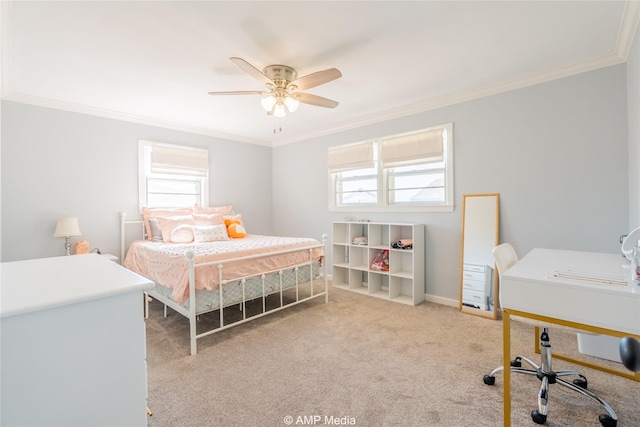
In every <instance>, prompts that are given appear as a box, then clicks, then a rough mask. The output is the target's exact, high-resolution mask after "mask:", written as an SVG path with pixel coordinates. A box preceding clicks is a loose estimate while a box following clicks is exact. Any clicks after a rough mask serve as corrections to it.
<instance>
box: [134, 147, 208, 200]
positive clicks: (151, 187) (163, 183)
mask: <svg viewBox="0 0 640 427" xmlns="http://www.w3.org/2000/svg"><path fill="white" fill-rule="evenodd" d="M138 162H139V169H138V170H139V177H138V179H139V184H138V188H139V200H140V207H144V206H146V207H185V206H193V205H194V204H195V203H197V204H199V205H201V206H207V204H208V201H209V152H208V150H205V149H202V148H195V147H187V146H181V145H171V144H163V143H160V142H153V141H143V140H139V141H138Z"/></svg>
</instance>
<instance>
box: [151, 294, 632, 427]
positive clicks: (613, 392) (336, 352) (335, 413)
mask: <svg viewBox="0 0 640 427" xmlns="http://www.w3.org/2000/svg"><path fill="white" fill-rule="evenodd" d="M233 310H235V309H233ZM169 313H170V314H169V316H168V317H167V318H163V317H162V305H161V304H160V303H158V302H152V303H151V304H150V313H149V319H147V346H148V347H147V363H148V381H149V398H148V405H149V407H150V409H151V410H152V411H153V416H151V417H149V418H148V422H149V426H150V427H161V426H184V427H205V426H225V427H227V426H229V427H233V426H243V427H244V426H287V425H327V424H330V423H331V422H333V423H334V424H333V425H336V424H338V422H341V423H343V424H342V425H356V426H360V427H365V426H366V427H369V426H405V427H407V426H491V427H494V426H498V425H502V404H503V403H502V402H503V400H502V384H503V382H502V375H501V374H499V375H498V376H497V381H496V385H495V386H487V385H485V384H484V383H483V381H482V377H483V375H484V374H485V373H488V372H489V371H490V370H491V369H492V368H493V367H495V366H497V365H500V364H501V350H502V347H501V346H502V322H501V321H495V320H488V319H484V318H480V317H477V316H471V315H468V314H462V313H460V312H459V311H458V310H457V309H455V308H452V307H447V306H443V305H438V304H432V303H422V304H420V305H419V306H416V307H409V306H404V305H400V304H396V303H393V302H388V301H383V300H380V299H377V298H373V297H367V296H364V295H359V294H355V293H352V292H348V291H344V290H340V289H331V293H330V300H329V303H328V304H324V300H321V299H318V300H314V301H311V302H307V303H304V304H302V305H300V306H297V307H292V308H289V309H287V310H284V311H281V312H278V313H274V314H272V315H270V316H267V317H263V318H261V319H257V320H255V321H252V322H250V323H247V324H245V325H240V326H237V327H234V328H231V329H230V330H227V331H222V332H220V333H217V334H213V335H211V336H209V337H206V338H203V339H200V340H199V341H198V355H196V356H190V355H189V340H188V321H187V319H186V318H184V317H182V316H181V315H179V314H177V313H175V312H172V311H171V310H169ZM213 317H214V316H203V317H202V319H201V320H200V321H201V322H203V324H206V323H207V322H212V321H214V320H212V318H213ZM532 334H533V329H530V328H529V327H526V326H524V325H520V324H514V328H513V331H512V353H513V354H515V353H519V354H525V355H527V356H529V357H530V358H532V359H533V360H534V361H535V360H539V356H538V355H536V354H535V353H534V352H533V348H532V347H533V336H532ZM551 337H552V344H553V345H554V349H560V350H562V351H563V352H565V353H571V352H573V353H576V352H577V350H576V347H577V344H576V338H575V335H570V334H567V333H566V332H562V331H560V332H554V331H551ZM554 368H555V369H556V370H559V369H578V370H581V371H582V372H583V373H584V374H585V375H586V376H587V378H588V380H589V389H590V390H592V391H593V392H595V393H596V394H599V395H600V396H601V397H602V398H603V399H604V400H606V401H607V402H608V403H609V404H610V405H611V406H612V407H613V409H614V410H615V411H616V412H617V414H618V417H619V422H618V426H620V427H625V426H626V427H630V426H640V383H637V382H634V381H631V380H628V379H625V378H621V377H617V376H613V375H609V374H605V373H603V372H600V371H595V370H590V369H588V368H582V367H579V366H576V365H571V364H568V363H566V362H563V361H561V360H554ZM539 383H540V381H539V380H538V379H537V378H535V377H532V376H524V375H513V378H512V396H513V397H512V399H513V403H512V425H513V426H535V425H536V424H535V423H533V421H532V420H531V418H530V415H529V413H530V411H531V410H532V409H536V408H537V390H538V387H539ZM604 413H605V411H604V409H603V408H601V407H600V406H599V405H598V404H597V403H596V402H593V401H590V400H589V399H587V398H585V397H583V396H582V395H579V394H577V393H573V392H570V391H568V390H566V389H564V388H561V387H560V386H558V385H555V386H552V389H551V391H550V410H549V416H548V420H547V423H546V425H547V426H549V427H554V426H581V427H582V426H594V427H595V426H600V423H599V421H598V415H599V414H604ZM287 416H290V417H292V418H290V419H287V418H286V417H287ZM332 417H333V418H332ZM286 421H292V423H291V424H287V423H286ZM345 422H346V423H347V424H344V423H345ZM338 425H339V424H338Z"/></svg>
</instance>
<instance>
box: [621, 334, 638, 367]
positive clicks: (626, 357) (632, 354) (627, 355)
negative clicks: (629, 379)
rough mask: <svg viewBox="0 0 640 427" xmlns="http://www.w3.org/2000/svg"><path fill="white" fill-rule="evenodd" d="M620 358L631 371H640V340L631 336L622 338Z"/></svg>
mask: <svg viewBox="0 0 640 427" xmlns="http://www.w3.org/2000/svg"><path fill="white" fill-rule="evenodd" d="M620 360H622V364H623V365H624V366H625V368H627V369H628V370H630V371H633V372H640V341H638V340H637V339H635V338H631V337H624V338H622V339H621V340H620Z"/></svg>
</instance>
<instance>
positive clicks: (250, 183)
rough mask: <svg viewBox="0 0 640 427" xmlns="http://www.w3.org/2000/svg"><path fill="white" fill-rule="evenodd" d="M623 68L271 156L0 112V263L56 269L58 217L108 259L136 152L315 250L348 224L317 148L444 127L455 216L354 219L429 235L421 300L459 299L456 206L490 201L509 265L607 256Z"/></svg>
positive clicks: (18, 110) (623, 131)
mask: <svg viewBox="0 0 640 427" xmlns="http://www.w3.org/2000/svg"><path fill="white" fill-rule="evenodd" d="M637 45H638V43H637V40H636V45H635V47H636V48H637ZM632 58H633V59H632V60H630V63H629V64H628V65H627V64H622V65H619V66H614V67H608V68H605V69H601V70H597V71H593V72H589V73H584V74H580V75H577V76H573V77H569V78H565V79H560V80H556V81H553V82H548V83H544V84H540V85H536V86H531V87H528V88H523V89H519V90H515V91H511V92H508V93H503V94H499V95H494V96H490V97H486V98H482V99H478V100H474V101H470V102H466V103H462V104H458V105H453V106H449V107H446V108H441V109H437V110H434V111H429V112H425V113H421V114H417V115H414V116H410V117H404V118H399V119H396V120H391V121H388V122H384V123H378V124H375V125H371V126H366V127H362V128H359V129H354V130H350V131H345V132H341V133H338V134H334V135H329V136H323V137H320V138H314V139H310V140H307V141H304V142H300V143H296V144H290V145H286V146H281V147H276V148H273V149H270V148H266V147H260V146H254V145H250V144H243V143H236V142H230V141H224V140H220V139H216V138H212V137H208V136H202V135H194V134H188V133H184V132H178V131H173V130H167V129H162V128H157V127H152V126H145V125H140V124H135V123H128V122H123V121H117V120H111V119H104V118H99V117H93V116H89V115H83V114H77V113H70V112H64V111H59V110H53V109H47V108H41V107H35V106H29V105H25V104H20V103H13V102H6V101H5V102H3V103H2V111H1V113H2V147H1V150H2V152H1V162H2V169H1V185H2V205H1V213H2V217H1V220H2V230H1V231H2V261H12V260H19V259H27V258H37V257H44V256H55V255H61V254H62V253H63V241H62V239H58V238H53V237H51V234H52V233H53V230H54V227H55V222H56V220H57V218H58V217H60V216H63V215H72V216H77V217H78V218H79V221H80V228H81V230H82V232H83V236H82V238H83V239H86V240H89V242H90V243H91V247H92V248H95V247H98V248H100V250H102V251H103V252H111V253H117V250H118V212H120V211H125V212H127V214H128V216H129V217H133V216H136V215H137V209H138V206H137V204H138V195H137V182H138V181H137V180H138V175H137V140H138V139H148V140H155V141H160V142H167V143H178V144H180V143H182V144H187V145H193V146H198V147H206V148H209V150H210V161H211V171H212V177H211V190H210V193H211V194H210V199H211V200H210V203H211V204H228V203H230V204H233V205H234V206H235V208H236V210H237V211H238V212H241V213H242V214H243V215H244V217H245V221H246V223H247V227H248V229H249V231H250V232H253V233H261V234H269V233H273V234H281V235H296V236H313V237H317V238H320V237H321V235H322V234H323V233H328V234H330V231H331V223H332V221H335V220H341V219H343V218H344V217H345V216H353V215H354V214H352V213H348V214H347V213H340V212H329V210H328V207H327V206H328V192H327V190H328V183H327V171H326V154H327V147H329V146H332V145H338V144H345V143H350V142H356V141H360V140H363V139H365V138H368V137H375V136H381V135H388V134H393V133H399V132H404V131H408V130H412V129H420V128H424V127H428V126H433V125H439V124H443V123H448V122H453V123H454V153H455V200H456V209H455V210H454V212H452V213H386V214H385V213H377V214H367V213H361V214H356V215H357V216H358V217H361V218H369V219H371V220H381V221H396V222H418V223H424V224H426V225H427V231H426V244H427V248H426V249H427V251H426V253H427V255H426V269H427V272H426V279H427V280H426V281H427V283H426V289H425V292H426V293H427V294H429V295H430V296H432V298H433V299H435V300H437V299H442V300H443V302H448V301H454V300H457V299H458V292H459V290H458V286H459V263H460V231H461V230H460V229H461V227H460V223H461V214H460V210H461V209H460V207H461V206H460V204H461V199H462V195H463V194H467V193H485V192H497V193H500V195H501V212H500V213H501V225H500V240H501V241H503V242H504V241H508V242H511V243H513V244H514V246H515V248H516V250H517V251H518V253H519V254H520V255H524V254H526V253H527V252H528V251H529V250H531V249H532V248H534V247H539V246H540V247H551V248H564V249H575V250H590V251H602V252H616V251H618V250H619V244H618V243H617V240H618V236H619V235H620V234H623V233H626V232H627V231H628V230H629V224H632V225H633V224H637V223H638V221H637V218H635V219H633V218H630V215H631V216H633V215H634V212H635V215H637V213H638V211H639V209H638V206H637V204H638V201H637V199H638V198H637V195H636V194H637V192H638V188H640V184H639V183H638V176H637V175H635V176H634V175H633V174H631V173H629V165H630V164H631V165H633V166H634V167H635V166H636V165H637V164H638V161H633V160H629V153H630V152H631V151H634V156H635V157H634V158H635V159H638V156H640V154H639V151H640V149H639V148H638V146H639V145H640V142H639V141H638V139H639V137H638V114H637V110H638V102H637V99H636V100H635V103H634V100H633V99H630V98H631V97H634V96H636V97H637V94H638V87H639V84H638V77H637V74H638V73H635V75H634V72H632V71H633V70H637V69H638V68H639V66H638V54H637V49H636V50H635V51H634V54H633V55H632ZM631 110H633V111H631ZM269 156H271V158H272V162H271V164H269V162H265V158H267V159H268V158H269ZM634 197H635V200H636V201H635V202H633V204H634V205H633V206H631V204H630V200H631V201H633V200H634ZM329 237H331V236H329ZM74 240H77V239H74ZM328 264H329V265H330V264H331V253H330V251H329V253H328Z"/></svg>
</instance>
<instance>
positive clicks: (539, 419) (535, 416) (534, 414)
mask: <svg viewBox="0 0 640 427" xmlns="http://www.w3.org/2000/svg"><path fill="white" fill-rule="evenodd" d="M531 419H532V420H533V422H534V423H536V424H544V423H546V422H547V416H546V415H542V414H541V413H540V412H538V410H537V409H535V410H533V411H531Z"/></svg>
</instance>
